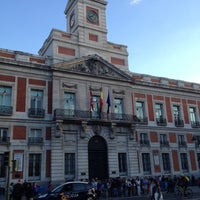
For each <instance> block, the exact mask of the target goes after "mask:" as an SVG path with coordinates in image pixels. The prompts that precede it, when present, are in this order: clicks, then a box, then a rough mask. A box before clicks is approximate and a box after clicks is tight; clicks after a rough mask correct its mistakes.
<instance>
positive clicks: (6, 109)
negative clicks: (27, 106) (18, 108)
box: [0, 106, 13, 116]
mask: <svg viewBox="0 0 200 200" xmlns="http://www.w3.org/2000/svg"><path fill="white" fill-rule="evenodd" d="M12 114H13V107H12V106H0V115H6V116H10V115H12Z"/></svg>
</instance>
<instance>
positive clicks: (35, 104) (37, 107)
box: [29, 89, 45, 117]
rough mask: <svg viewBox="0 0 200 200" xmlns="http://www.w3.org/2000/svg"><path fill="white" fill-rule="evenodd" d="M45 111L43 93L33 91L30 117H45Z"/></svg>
mask: <svg viewBox="0 0 200 200" xmlns="http://www.w3.org/2000/svg"><path fill="white" fill-rule="evenodd" d="M44 112H45V111H44V109H43V91H42V90H35V89H33V90H31V103H30V109H29V117H44Z"/></svg>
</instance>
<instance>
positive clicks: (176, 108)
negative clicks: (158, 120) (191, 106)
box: [173, 105, 180, 119]
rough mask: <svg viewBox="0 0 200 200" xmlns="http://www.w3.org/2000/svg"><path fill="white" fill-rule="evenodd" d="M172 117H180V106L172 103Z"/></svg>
mask: <svg viewBox="0 0 200 200" xmlns="http://www.w3.org/2000/svg"><path fill="white" fill-rule="evenodd" d="M173 113H174V119H180V106H177V105H173Z"/></svg>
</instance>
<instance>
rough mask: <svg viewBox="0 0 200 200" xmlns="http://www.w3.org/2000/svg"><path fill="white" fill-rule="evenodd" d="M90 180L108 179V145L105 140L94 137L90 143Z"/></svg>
mask: <svg viewBox="0 0 200 200" xmlns="http://www.w3.org/2000/svg"><path fill="white" fill-rule="evenodd" d="M88 162H89V163H88V165H89V178H90V179H92V178H98V179H106V178H108V155H107V144H106V141H105V140H104V138H102V137H100V136H94V137H92V138H91V139H90V141H89V143H88Z"/></svg>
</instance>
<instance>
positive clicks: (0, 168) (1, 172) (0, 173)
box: [0, 154, 6, 178]
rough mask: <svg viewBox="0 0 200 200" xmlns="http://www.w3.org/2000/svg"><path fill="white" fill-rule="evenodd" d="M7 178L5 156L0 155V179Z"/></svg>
mask: <svg viewBox="0 0 200 200" xmlns="http://www.w3.org/2000/svg"><path fill="white" fill-rule="evenodd" d="M5 176H6V172H5V166H4V154H0V178H4V177H5Z"/></svg>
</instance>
